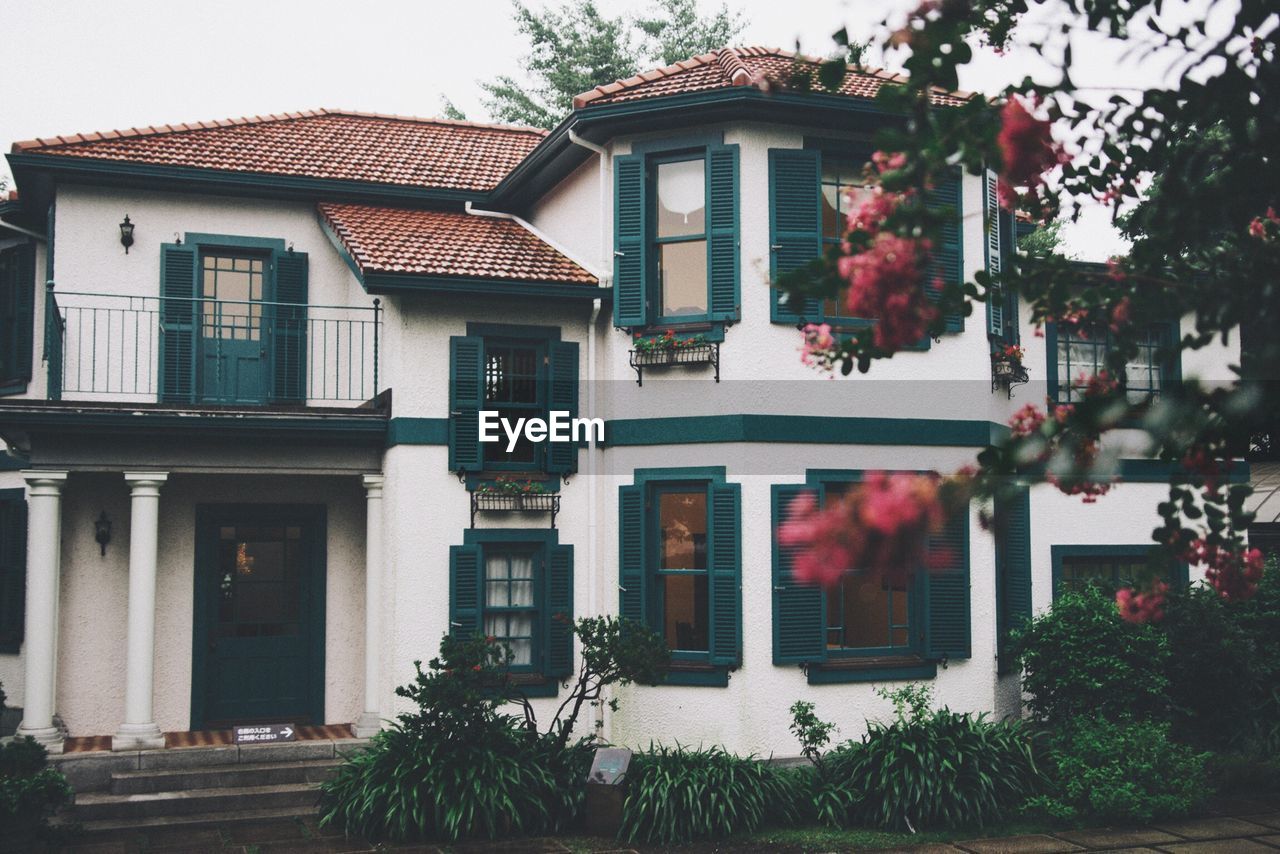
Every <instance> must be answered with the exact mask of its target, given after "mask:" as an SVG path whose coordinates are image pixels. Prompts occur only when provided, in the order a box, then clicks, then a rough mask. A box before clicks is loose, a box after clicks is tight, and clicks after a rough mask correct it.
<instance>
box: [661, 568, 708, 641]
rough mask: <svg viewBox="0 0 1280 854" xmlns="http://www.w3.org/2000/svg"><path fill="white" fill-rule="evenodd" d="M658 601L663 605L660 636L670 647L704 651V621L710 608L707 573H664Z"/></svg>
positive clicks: (705, 623)
mask: <svg viewBox="0 0 1280 854" xmlns="http://www.w3.org/2000/svg"><path fill="white" fill-rule="evenodd" d="M661 581H662V601H663V605H664V606H665V607H664V617H665V619H664V620H663V638H664V639H665V640H666V642H667V646H668V647H670V648H671V649H678V650H682V651H689V652H706V651H707V650H708V649H710V647H709V646H708V644H707V623H708V622H709V619H708V618H709V615H710V608H709V607H708V603H707V576H706V575H705V574H700V575H664V576H662V577H661Z"/></svg>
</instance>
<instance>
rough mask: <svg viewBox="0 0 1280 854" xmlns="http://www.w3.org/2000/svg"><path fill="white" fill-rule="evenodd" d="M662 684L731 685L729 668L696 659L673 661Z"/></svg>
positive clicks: (711, 686) (712, 686) (717, 686)
mask: <svg viewBox="0 0 1280 854" xmlns="http://www.w3.org/2000/svg"><path fill="white" fill-rule="evenodd" d="M662 684H663V685H697V686H702V687H708V688H725V687H728V685H729V668H728V667H725V666H724V665H715V664H703V663H701V662H696V661H673V662H671V665H670V667H668V668H667V675H666V678H665V679H663V680H662Z"/></svg>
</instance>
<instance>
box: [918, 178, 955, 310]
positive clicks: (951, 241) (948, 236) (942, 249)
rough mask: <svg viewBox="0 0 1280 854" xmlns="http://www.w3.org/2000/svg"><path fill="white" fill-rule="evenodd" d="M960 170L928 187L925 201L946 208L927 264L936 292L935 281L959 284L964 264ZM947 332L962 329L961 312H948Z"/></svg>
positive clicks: (941, 208) (935, 207) (930, 288)
mask: <svg viewBox="0 0 1280 854" xmlns="http://www.w3.org/2000/svg"><path fill="white" fill-rule="evenodd" d="M961 187H962V184H961V174H960V172H959V170H956V169H953V170H952V171H951V175H950V177H949V178H947V180H945V181H943V182H942V183H940V184H939V185H938V186H937V187H934V188H933V189H932V190H930V191H929V195H928V203H929V207H930V208H934V209H938V210H944V209H945V210H946V211H948V212H949V213H948V216H947V218H946V220H945V222H944V223H943V224H942V229H941V232H940V234H939V235H938V245H937V246H935V247H934V248H933V260H932V263H930V265H929V281H928V283H927V284H928V289H929V291H930V292H932V293H937V291H936V290H935V289H934V281H935V280H936V279H942V281H943V282H945V283H947V284H952V283H955V284H961V283H963V282H964V268H963V252H962V244H961V240H962V233H961V223H962V222H963V220H962V219H961V215H962V211H963V207H962V205H963V194H962V189H961ZM946 320H947V332H963V331H964V315H963V314H959V313H955V314H948V315H947V317H946Z"/></svg>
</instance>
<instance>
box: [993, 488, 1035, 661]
mask: <svg viewBox="0 0 1280 854" xmlns="http://www.w3.org/2000/svg"><path fill="white" fill-rule="evenodd" d="M996 532H997V539H996V571H997V573H998V577H997V579H996V584H997V587H996V590H997V592H998V595H999V602H998V609H997V611H996V623H997V625H996V630H997V632H998V639H997V646H996V652H997V660H998V664H999V672H1000V673H1001V674H1004V673H1008V672H1009V671H1011V670H1012V669H1013V661H1012V655H1011V644H1010V642H1009V641H1010V632H1012V631H1013V630H1014V629H1018V628H1020V627H1021V626H1022V624H1023V622H1025V621H1026V620H1029V619H1031V495H1030V490H1028V489H1026V488H1025V487H1024V488H1021V489H1019V490H1018V493H1017V495H1015V496H1014V497H1013V498H1011V499H1007V500H1005V501H1001V502H999V503H997V504H996Z"/></svg>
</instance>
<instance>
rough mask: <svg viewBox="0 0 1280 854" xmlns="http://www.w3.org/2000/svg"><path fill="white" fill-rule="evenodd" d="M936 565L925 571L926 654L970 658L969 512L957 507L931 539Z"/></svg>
mask: <svg viewBox="0 0 1280 854" xmlns="http://www.w3.org/2000/svg"><path fill="white" fill-rule="evenodd" d="M929 547H930V549H931V551H932V552H933V555H934V557H935V560H934V562H933V563H934V565H933V566H931V567H930V568H929V569H928V570H927V571H926V574H925V600H926V601H925V608H926V610H925V657H926V658H931V659H944V658H945V659H956V658H968V657H969V655H970V646H969V512H968V507H967V506H966V508H965V509H964V510H960V511H957V512H956V513H955V514H954V515H953V516H952V517H951V518H950V519H949V520H948V521H947V524H946V525H945V526H944V527H943V529H942V531H941V533H939V534H937V535H936V536H934V537H932V538H931V539H930V543H929Z"/></svg>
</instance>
